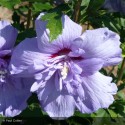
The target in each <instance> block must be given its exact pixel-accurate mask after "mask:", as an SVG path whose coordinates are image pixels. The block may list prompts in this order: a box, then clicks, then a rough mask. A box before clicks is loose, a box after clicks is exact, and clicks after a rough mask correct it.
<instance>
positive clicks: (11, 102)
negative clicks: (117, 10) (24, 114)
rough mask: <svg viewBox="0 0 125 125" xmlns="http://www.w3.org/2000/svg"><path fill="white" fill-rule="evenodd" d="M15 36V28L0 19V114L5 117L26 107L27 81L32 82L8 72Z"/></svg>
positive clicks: (28, 86)
mask: <svg viewBox="0 0 125 125" xmlns="http://www.w3.org/2000/svg"><path fill="white" fill-rule="evenodd" d="M16 37H17V30H16V29H15V28H14V27H12V26H11V25H10V23H9V22H7V21H0V114H1V115H4V116H7V117H13V116H15V115H18V114H19V113H20V112H21V111H22V110H23V109H24V108H25V107H26V100H27V98H28V97H29V96H30V91H29V88H30V86H31V84H30V83H29V82H32V80H30V79H22V78H15V77H14V76H11V75H10V74H9V70H8V65H9V61H10V57H11V53H12V49H13V47H14V44H15V41H16ZM28 83H29V84H28ZM26 84H27V86H26Z"/></svg>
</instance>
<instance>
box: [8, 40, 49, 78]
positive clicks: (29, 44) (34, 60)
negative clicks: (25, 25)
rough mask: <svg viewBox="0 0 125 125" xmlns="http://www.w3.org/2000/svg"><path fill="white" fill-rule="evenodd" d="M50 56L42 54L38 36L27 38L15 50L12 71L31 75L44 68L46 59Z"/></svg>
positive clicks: (25, 75)
mask: <svg viewBox="0 0 125 125" xmlns="http://www.w3.org/2000/svg"><path fill="white" fill-rule="evenodd" d="M48 57H49V55H48V54H42V53H41V52H40V50H39V49H38V47H37V41H36V38H32V39H25V40H24V41H23V42H21V43H20V44H19V45H18V46H17V47H16V48H15V50H14V51H13V55H12V58H11V62H10V72H11V74H19V75H20V76H24V77H27V76H31V75H33V74H35V73H36V72H37V73H38V71H41V70H42V69H44V67H45V65H44V61H46V59H48ZM15 60H16V61H15Z"/></svg>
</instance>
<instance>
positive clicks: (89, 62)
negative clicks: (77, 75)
mask: <svg viewBox="0 0 125 125" xmlns="http://www.w3.org/2000/svg"><path fill="white" fill-rule="evenodd" d="M103 64H104V61H103V60H102V59H99V58H91V59H85V60H84V59H83V61H79V62H77V65H79V67H81V68H82V70H83V71H82V75H92V74H94V73H95V72H97V71H99V70H100V69H101V68H102V67H103Z"/></svg>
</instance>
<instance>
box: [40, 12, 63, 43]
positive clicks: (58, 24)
mask: <svg viewBox="0 0 125 125" xmlns="http://www.w3.org/2000/svg"><path fill="white" fill-rule="evenodd" d="M41 19H42V20H43V21H47V26H46V27H47V28H48V29H49V30H50V34H49V37H50V42H52V41H53V40H55V39H57V37H58V35H59V34H61V33H62V21H61V15H59V14H57V13H56V12H54V13H47V14H45V15H44V16H43V17H42V18H41Z"/></svg>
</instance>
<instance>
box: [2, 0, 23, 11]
mask: <svg viewBox="0 0 125 125" xmlns="http://www.w3.org/2000/svg"><path fill="white" fill-rule="evenodd" d="M20 2H21V1H20V0H0V5H1V6H4V7H7V8H9V9H13V8H14V6H15V5H17V4H19V3H20Z"/></svg>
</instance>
